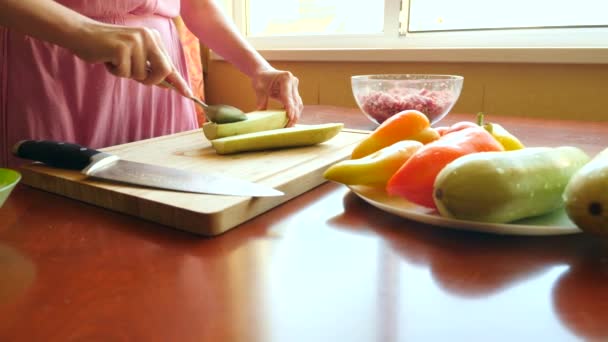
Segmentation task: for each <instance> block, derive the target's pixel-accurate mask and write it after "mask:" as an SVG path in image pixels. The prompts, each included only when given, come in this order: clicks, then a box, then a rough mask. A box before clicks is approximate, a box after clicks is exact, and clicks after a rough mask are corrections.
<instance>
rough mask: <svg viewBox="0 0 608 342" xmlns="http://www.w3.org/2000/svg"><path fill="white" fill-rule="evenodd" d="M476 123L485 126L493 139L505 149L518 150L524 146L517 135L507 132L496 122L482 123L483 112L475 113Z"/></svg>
mask: <svg viewBox="0 0 608 342" xmlns="http://www.w3.org/2000/svg"><path fill="white" fill-rule="evenodd" d="M477 123H478V124H479V125H480V126H482V127H483V128H485V130H486V131H488V133H490V134H492V136H493V137H494V139H496V141H498V142H499V143H500V144H501V145H502V147H504V149H505V151H513V150H520V149H522V148H524V147H525V146H524V144H523V143H522V142H521V141H520V140H519V139H517V137H515V136H514V135H513V134H511V133H509V131H507V130H506V129H505V128H504V127H502V126H501V125H499V124H497V123H484V122H483V113H478V114H477Z"/></svg>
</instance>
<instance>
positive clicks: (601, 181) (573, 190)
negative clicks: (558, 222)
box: [564, 148, 608, 235]
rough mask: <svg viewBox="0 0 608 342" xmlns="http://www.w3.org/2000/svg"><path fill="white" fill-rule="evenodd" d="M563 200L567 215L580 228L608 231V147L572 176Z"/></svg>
mask: <svg viewBox="0 0 608 342" xmlns="http://www.w3.org/2000/svg"><path fill="white" fill-rule="evenodd" d="M564 200H565V202H566V205H565V209H566V213H567V214H568V217H570V219H571V220H572V221H573V222H574V223H575V224H576V225H577V226H578V227H579V228H580V229H581V230H583V231H585V232H590V233H594V234H603V235H606V234H608V148H606V149H605V150H603V151H602V152H600V153H598V154H597V155H596V156H595V158H593V159H592V160H591V161H590V162H589V163H587V165H585V166H583V167H582V168H581V169H580V170H578V172H576V173H575V174H574V176H572V179H570V182H569V183H568V185H567V186H566V190H565V191H564Z"/></svg>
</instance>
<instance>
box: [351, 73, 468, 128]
mask: <svg viewBox="0 0 608 342" xmlns="http://www.w3.org/2000/svg"><path fill="white" fill-rule="evenodd" d="M463 81H464V78H463V77H462V76H457V75H424V74H384V75H357V76H352V77H351V85H352V90H353V95H354V97H355V100H356V101H357V105H359V108H360V109H361V110H362V111H363V113H364V114H365V115H366V116H367V117H368V118H369V119H370V120H372V121H373V122H375V123H377V124H381V123H382V122H384V120H386V119H388V118H389V117H391V116H392V115H394V114H397V113H399V112H402V111H404V110H408V109H415V110H418V111H420V112H422V113H424V114H425V115H426V116H427V117H428V118H429V121H431V123H435V122H438V121H439V120H441V119H442V118H443V117H444V116H446V115H447V114H448V113H449V111H450V110H451V109H452V107H453V106H454V104H456V101H457V100H458V97H459V96H460V91H461V90H462V84H463Z"/></svg>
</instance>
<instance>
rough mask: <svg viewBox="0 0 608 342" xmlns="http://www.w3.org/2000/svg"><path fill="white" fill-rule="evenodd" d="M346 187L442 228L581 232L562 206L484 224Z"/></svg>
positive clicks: (383, 194)
mask: <svg viewBox="0 0 608 342" xmlns="http://www.w3.org/2000/svg"><path fill="white" fill-rule="evenodd" d="M349 188H350V189H351V191H352V192H354V193H355V194H356V195H357V196H359V197H360V198H361V199H363V200H364V201H366V202H367V203H369V204H371V205H373V206H374V207H376V208H378V209H381V210H384V211H386V212H389V213H391V214H394V215H397V216H401V217H403V218H406V219H410V220H412V221H416V222H422V223H426V224H431V225H434V226H440V227H444V228H452V229H463V230H473V231H478V232H484V233H493V234H508V235H563V234H575V233H580V232H581V230H580V229H579V228H578V227H576V225H575V224H574V223H572V221H570V219H569V218H568V216H567V215H566V212H565V211H564V210H563V209H560V210H556V211H554V212H552V213H549V214H547V215H543V216H538V217H535V218H529V219H524V220H520V221H516V222H513V223H484V222H476V221H466V220H458V219H453V218H447V217H442V216H440V215H439V213H438V212H437V211H436V210H434V209H429V208H425V207H422V206H419V205H416V204H414V203H411V202H408V201H406V200H405V199H403V198H400V197H397V196H389V195H388V194H387V193H386V192H385V191H384V190H383V189H380V188H372V187H367V186H349Z"/></svg>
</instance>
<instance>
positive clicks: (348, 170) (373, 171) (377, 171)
mask: <svg viewBox="0 0 608 342" xmlns="http://www.w3.org/2000/svg"><path fill="white" fill-rule="evenodd" d="M422 146H423V143H421V142H419V141H416V140H402V141H398V142H396V143H394V144H392V145H390V146H387V147H384V148H382V149H380V150H379V151H376V152H374V153H372V154H370V155H367V156H365V157H363V158H359V159H348V160H343V161H341V162H338V163H336V164H334V165H332V166H330V167H329V168H328V169H327V170H325V173H324V174H323V176H324V177H325V179H328V180H331V181H334V182H338V183H342V184H346V185H369V186H382V187H384V186H385V185H386V182H387V181H388V180H389V179H390V178H391V176H392V175H393V174H394V173H395V172H396V171H397V170H398V169H399V168H400V167H401V166H402V165H403V164H404V163H405V162H406V161H407V160H408V159H409V158H410V157H411V156H412V155H413V154H414V153H415V152H416V151H417V150H418V149H419V148H420V147H422Z"/></svg>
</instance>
